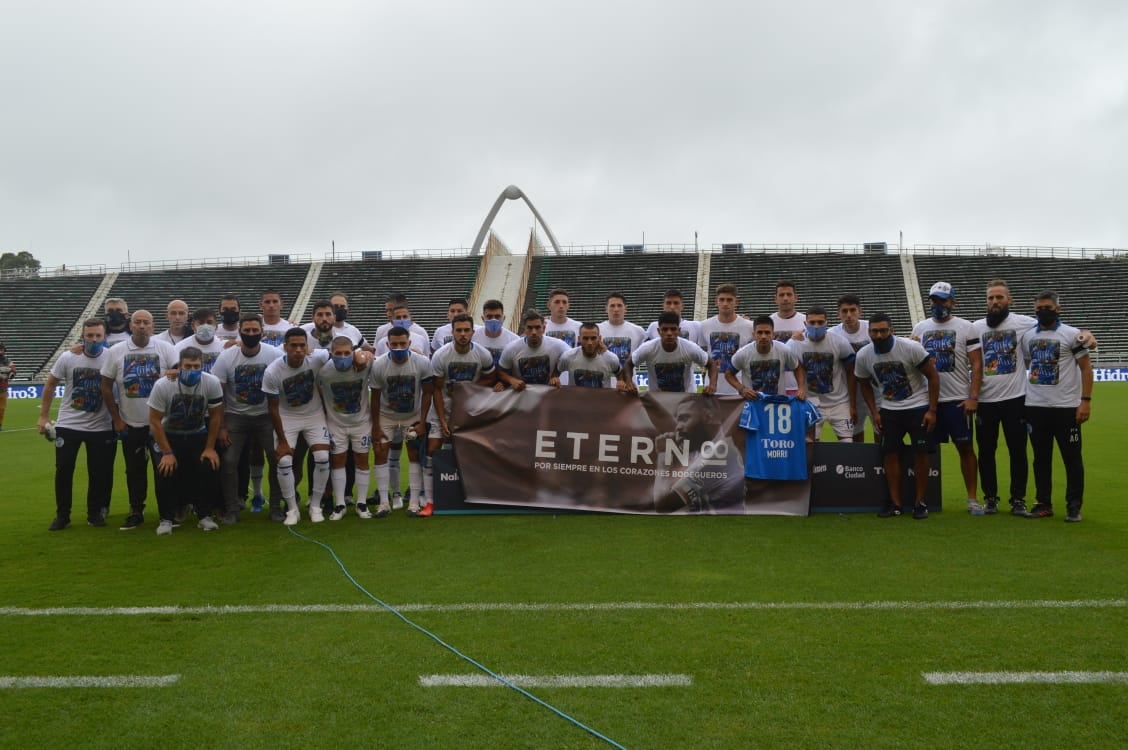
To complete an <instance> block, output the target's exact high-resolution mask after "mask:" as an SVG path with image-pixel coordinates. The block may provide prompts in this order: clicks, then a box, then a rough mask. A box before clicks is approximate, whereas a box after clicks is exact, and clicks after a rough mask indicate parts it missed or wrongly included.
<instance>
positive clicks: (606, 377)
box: [548, 323, 641, 393]
mask: <svg viewBox="0 0 1128 750" xmlns="http://www.w3.org/2000/svg"><path fill="white" fill-rule="evenodd" d="M639 330H641V329H639ZM602 343H603V342H602V341H601V340H600V335H599V326H597V325H596V324H595V323H581V324H580V345H579V346H577V347H575V348H574V349H569V350H568V351H566V352H564V353H563V354H561V355H560V358H559V359H557V360H556V366H555V367H554V368H553V371H552V377H551V378H549V380H548V384H549V385H552V386H555V387H557V388H559V387H560V385H561V382H560V380H561V375H563V374H565V373H567V375H568V381H569V382H570V383H571V384H572V385H573V386H576V387H578V388H616V389H618V390H619V391H622V392H624V393H637V392H638V389H637V388H635V384H634V380H627V374H626V367H624V366H623V365H621V364H620V361H619V358H618V357H617V356H616V355H615V353H614V352H613V351H611V350H610V349H604V348H603V345H602Z"/></svg>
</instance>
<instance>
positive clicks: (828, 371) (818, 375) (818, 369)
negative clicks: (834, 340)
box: [803, 352, 834, 393]
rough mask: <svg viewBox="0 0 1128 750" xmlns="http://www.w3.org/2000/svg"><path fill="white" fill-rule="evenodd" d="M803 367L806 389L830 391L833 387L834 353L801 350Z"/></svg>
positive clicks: (822, 391)
mask: <svg viewBox="0 0 1128 750" xmlns="http://www.w3.org/2000/svg"><path fill="white" fill-rule="evenodd" d="M803 368H804V369H805V370H806V371H807V390H809V391H810V392H811V393H830V392H831V391H832V390H833V389H834V354H833V353H832V352H803Z"/></svg>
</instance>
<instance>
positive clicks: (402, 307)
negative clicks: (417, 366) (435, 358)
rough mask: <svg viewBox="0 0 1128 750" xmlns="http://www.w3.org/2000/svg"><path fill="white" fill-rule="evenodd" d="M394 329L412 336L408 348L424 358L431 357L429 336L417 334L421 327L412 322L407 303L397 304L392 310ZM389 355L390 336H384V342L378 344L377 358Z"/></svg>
mask: <svg viewBox="0 0 1128 750" xmlns="http://www.w3.org/2000/svg"><path fill="white" fill-rule="evenodd" d="M391 327H392V328H402V329H403V330H405V331H407V332H408V333H409V334H410V337H411V340H410V342H409V344H408V348H409V349H411V351H413V352H415V353H416V354H422V355H423V356H424V357H430V356H431V342H430V340H428V338H427V334H426V333H425V332H424V333H417V332H416V330H415V329H416V328H419V326H417V325H415V324H414V323H412V322H411V310H409V309H408V308H407V304H406V303H401V304H397V305H396V306H395V308H393V310H392V325H391ZM387 353H388V335H387V333H385V334H384V339H383V340H382V341H377V342H376V356H377V357H382V356H384V355H385V354H387Z"/></svg>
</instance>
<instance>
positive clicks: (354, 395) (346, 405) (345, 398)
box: [329, 380, 366, 414]
mask: <svg viewBox="0 0 1128 750" xmlns="http://www.w3.org/2000/svg"><path fill="white" fill-rule="evenodd" d="M365 387H366V384H365V381H363V380H351V381H347V382H343V383H342V382H337V383H330V384H329V391H330V393H331V394H332V396H333V411H334V412H336V413H337V414H359V413H360V395H361V394H362V393H363V392H364V389H365Z"/></svg>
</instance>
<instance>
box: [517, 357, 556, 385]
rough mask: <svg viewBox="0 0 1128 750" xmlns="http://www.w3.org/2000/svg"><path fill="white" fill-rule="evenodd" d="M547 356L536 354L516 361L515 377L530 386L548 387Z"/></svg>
mask: <svg viewBox="0 0 1128 750" xmlns="http://www.w3.org/2000/svg"><path fill="white" fill-rule="evenodd" d="M549 374H550V373H549V367H548V355H547V354H537V355H534V356H531V357H522V358H520V359H518V360H517V375H518V377H519V378H521V380H524V381H525V382H526V383H529V384H531V385H548V376H549Z"/></svg>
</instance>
